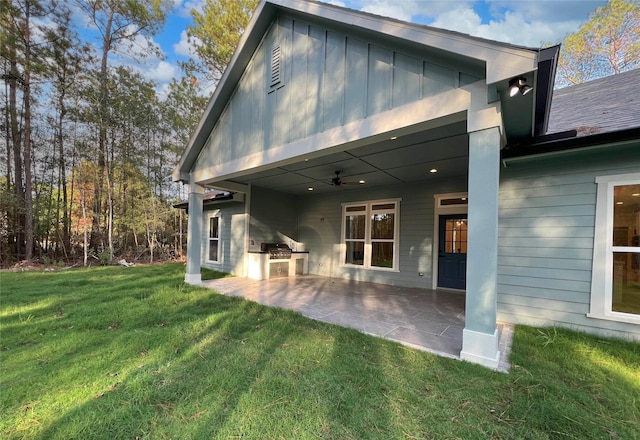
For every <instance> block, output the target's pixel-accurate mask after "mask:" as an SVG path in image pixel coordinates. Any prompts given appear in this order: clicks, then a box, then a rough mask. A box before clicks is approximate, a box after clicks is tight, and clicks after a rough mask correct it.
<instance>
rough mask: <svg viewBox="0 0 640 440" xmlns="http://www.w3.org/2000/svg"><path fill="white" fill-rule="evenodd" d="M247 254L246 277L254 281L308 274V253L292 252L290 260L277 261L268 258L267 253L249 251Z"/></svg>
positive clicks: (281, 259)
mask: <svg viewBox="0 0 640 440" xmlns="http://www.w3.org/2000/svg"><path fill="white" fill-rule="evenodd" d="M248 254H249V255H248V257H249V258H248V259H247V260H248V264H249V267H248V269H249V270H248V273H247V277H248V278H251V279H254V280H267V279H269V278H274V277H286V276H295V275H306V274H308V273H309V251H292V252H291V258H278V259H271V258H269V257H270V254H269V252H268V251H249V252H248Z"/></svg>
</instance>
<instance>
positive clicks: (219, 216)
mask: <svg viewBox="0 0 640 440" xmlns="http://www.w3.org/2000/svg"><path fill="white" fill-rule="evenodd" d="M212 218H217V219H218V238H217V240H218V260H217V261H216V260H210V259H209V242H210V241H211V240H212V238H210V237H209V234H210V233H211V231H210V227H211V219H212ZM206 237H207V246H206V252H205V261H206V262H207V263H209V264H218V265H220V264H222V212H220V210H217V211H213V212H212V213H211V214H209V215H208V216H207V235H206Z"/></svg>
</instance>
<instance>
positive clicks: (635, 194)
mask: <svg viewBox="0 0 640 440" xmlns="http://www.w3.org/2000/svg"><path fill="white" fill-rule="evenodd" d="M631 197H640V193H633V194H631Z"/></svg>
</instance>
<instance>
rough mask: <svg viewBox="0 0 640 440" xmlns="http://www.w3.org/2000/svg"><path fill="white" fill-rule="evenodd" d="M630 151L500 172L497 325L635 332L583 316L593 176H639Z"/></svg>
mask: <svg viewBox="0 0 640 440" xmlns="http://www.w3.org/2000/svg"><path fill="white" fill-rule="evenodd" d="M630 151H632V150H629V149H623V150H620V151H613V150H609V151H606V152H592V153H582V154H574V155H568V156H560V157H559V158H556V159H552V158H547V159H541V160H528V161H523V162H522V163H516V164H509V165H508V166H507V167H506V168H503V169H502V170H501V184H500V221H499V250H498V317H499V319H500V320H504V321H507V322H514V323H523V324H529V325H560V326H566V327H572V328H578V329H582V330H585V331H591V332H597V333H601V334H610V335H618V336H620V335H621V332H629V331H630V330H629V329H632V328H633V325H631V324H621V323H617V322H611V321H603V320H596V319H592V318H587V317H586V314H587V313H588V311H589V302H590V296H591V267H592V255H593V237H594V227H595V209H596V206H595V202H596V184H595V178H596V176H599V175H611V174H623V173H629V172H634V171H637V169H638V167H639V166H640V160H636V162H635V163H633V160H631V161H630V159H633V157H632V156H630V155H629V152H630ZM636 157H638V156H636ZM635 327H637V326H635ZM635 333H638V329H637V328H636V330H635Z"/></svg>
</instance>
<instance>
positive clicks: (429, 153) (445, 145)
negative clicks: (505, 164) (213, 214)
mask: <svg viewBox="0 0 640 440" xmlns="http://www.w3.org/2000/svg"><path fill="white" fill-rule="evenodd" d="M468 165H469V137H468V134H467V126H466V121H461V122H456V123H452V124H449V125H445V126H441V127H438V128H435V129H431V130H428V131H422V132H418V133H413V134H409V135H405V136H399V137H398V138H397V139H395V140H392V139H390V138H387V139H385V140H382V141H377V142H373V143H371V144H369V145H365V146H361V147H358V148H354V149H350V150H346V151H338V152H333V153H330V154H327V155H325V156H321V157H315V158H308V159H305V158H304V157H301V158H300V160H299V161H298V162H294V163H290V164H287V165H283V166H279V167H275V168H272V169H268V170H263V171H260V172H257V173H252V174H247V175H244V176H240V177H235V178H233V179H230V180H229V182H234V183H240V184H245V185H246V184H251V185H254V186H260V187H263V188H269V189H273V190H276V191H280V192H284V193H289V194H297V195H302V194H310V193H313V194H316V193H325V192H330V191H336V190H345V191H349V190H352V191H353V190H356V189H364V188H372V187H376V186H381V185H393V184H401V183H411V182H417V181H422V180H426V179H434V178H448V177H457V176H464V177H465V178H466V175H467V171H468ZM433 168H435V169H437V170H438V172H437V173H431V172H430V170H431V169H433ZM336 171H340V178H341V179H342V180H343V181H346V182H352V183H350V184H347V185H341V186H339V187H337V186H335V185H334V184H333V183H332V179H333V178H334V177H336V174H335V172H336ZM360 180H364V181H365V183H364V184H359V183H358V182H359V181H360ZM213 186H215V187H218V188H222V189H224V182H220V183H218V184H213ZM309 187H312V188H313V191H309Z"/></svg>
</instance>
